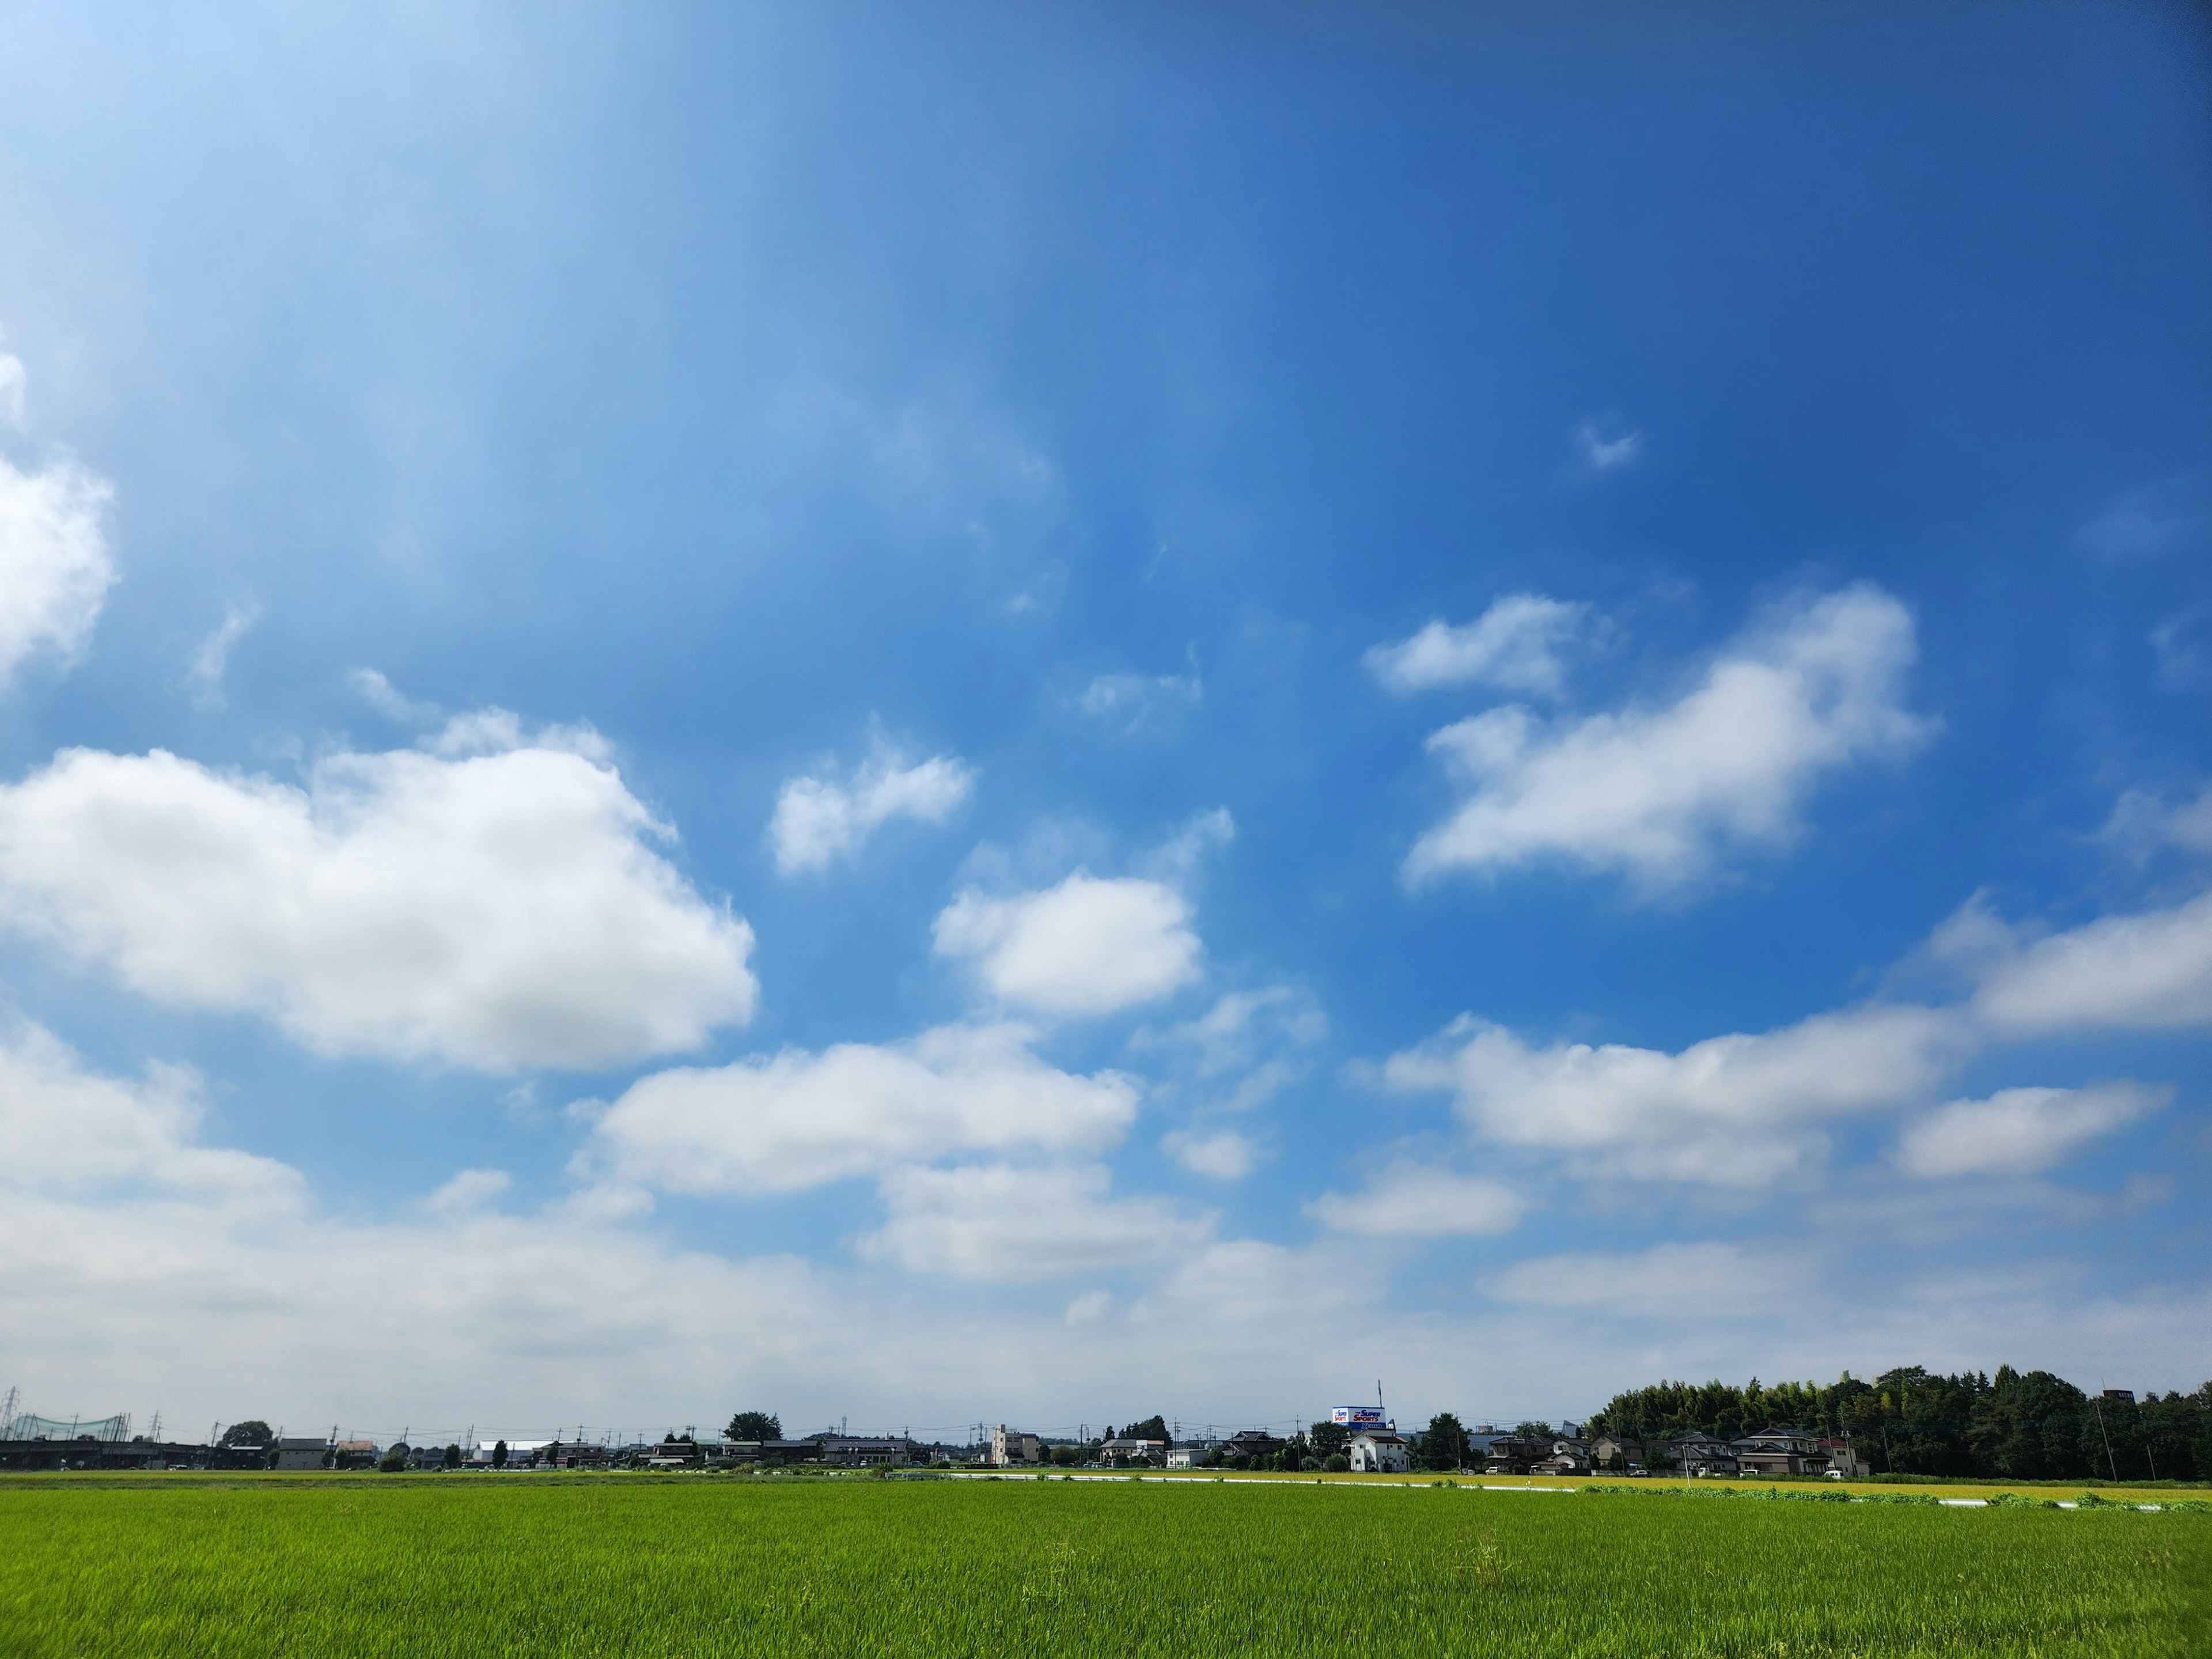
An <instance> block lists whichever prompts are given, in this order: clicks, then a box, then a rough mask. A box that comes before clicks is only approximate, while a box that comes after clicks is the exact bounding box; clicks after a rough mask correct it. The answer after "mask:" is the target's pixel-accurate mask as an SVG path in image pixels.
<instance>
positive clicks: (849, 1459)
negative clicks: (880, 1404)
mask: <svg viewBox="0 0 2212 1659" xmlns="http://www.w3.org/2000/svg"><path fill="white" fill-rule="evenodd" d="M818 1444H819V1445H820V1447H821V1453H820V1456H821V1459H822V1461H823V1462H824V1463H829V1464H834V1465H836V1467H838V1468H861V1469H873V1468H888V1467H890V1466H891V1465H893V1464H900V1463H927V1462H928V1461H929V1458H928V1456H927V1454H921V1455H917V1453H916V1451H915V1443H914V1442H913V1441H911V1440H909V1439H908V1438H907V1437H905V1436H904V1435H900V1434H894V1435H879V1436H876V1437H872V1438H870V1437H861V1436H848V1435H834V1434H825V1435H823V1437H821V1439H820V1441H819V1442H818Z"/></svg>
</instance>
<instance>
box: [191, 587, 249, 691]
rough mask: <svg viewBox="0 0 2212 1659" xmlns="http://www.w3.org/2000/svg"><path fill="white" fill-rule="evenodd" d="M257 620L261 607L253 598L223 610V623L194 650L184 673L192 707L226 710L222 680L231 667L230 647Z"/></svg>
mask: <svg viewBox="0 0 2212 1659" xmlns="http://www.w3.org/2000/svg"><path fill="white" fill-rule="evenodd" d="M260 620H261V606H260V605H259V604H258V602H256V601H255V600H253V599H245V600H241V601H239V602H236V603H234V604H232V605H226V606H224V607H223V613H222V622H220V623H217V624H216V626H215V628H214V629H212V630H211V631H210V633H209V634H208V635H207V636H206V637H205V638H204V639H203V640H202V641H200V642H199V644H198V645H197V646H196V647H194V648H193V650H192V660H191V665H190V666H189V667H187V668H186V669H185V684H188V685H190V686H191V689H192V707H193V708H199V709H204V710H209V711H213V710H216V709H220V708H227V707H228V705H229V702H230V699H229V697H228V696H227V695H226V694H225V692H224V690H223V688H222V677H223V674H224V672H225V671H226V670H228V668H229V666H230V652H231V647H233V646H234V645H236V644H237V643H238V642H239V641H240V640H242V639H244V638H245V637H246V630H247V629H251V628H252V626H253V624H254V623H258V622H259V621H260Z"/></svg>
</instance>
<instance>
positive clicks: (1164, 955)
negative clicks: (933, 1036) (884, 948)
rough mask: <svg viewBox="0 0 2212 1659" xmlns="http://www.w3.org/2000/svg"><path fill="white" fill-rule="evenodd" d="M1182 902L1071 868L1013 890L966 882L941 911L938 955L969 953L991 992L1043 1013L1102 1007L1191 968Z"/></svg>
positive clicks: (1166, 890)
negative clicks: (1060, 876)
mask: <svg viewBox="0 0 2212 1659" xmlns="http://www.w3.org/2000/svg"><path fill="white" fill-rule="evenodd" d="M1190 915H1191V912H1190V905H1189V902H1188V901H1187V900H1186V899H1185V898H1184V897H1183V896H1182V894H1181V893H1179V892H1177V891H1176V890H1175V889H1174V888H1172V887H1170V886H1168V885H1167V884H1165V883H1163V882H1158V881H1149V880H1146V879H1143V878H1139V877H1134V876H1123V877H1119V878H1112V879H1107V878H1101V877H1097V876H1094V875H1092V874H1091V872H1089V871H1088V870H1078V871H1076V872H1074V873H1073V875H1071V876H1069V877H1068V878H1066V880H1064V881H1062V882H1060V883H1059V884H1057V885H1056V886H1053V887H1048V888H1046V889H1045V890H1043V891H1042V892H1035V893H1024V894H1020V895H1018V896H1014V897H1012V898H994V897H990V896H987V895H985V894H983V893H981V892H980V891H978V890H975V889H973V888H970V889H969V890H966V891H963V893H961V894H960V895H959V896H957V898H955V899H954V900H953V902H951V904H950V905H948V906H946V907H945V909H944V910H942V911H940V912H939V915H938V917H937V921H936V923H935V939H936V946H937V951H938V952H939V955H942V956H948V957H973V958H975V962H976V966H977V970H978V971H979V972H980V973H981V976H982V979H983V982H984V984H985V985H987V987H989V988H990V990H991V992H992V994H994V995H995V996H998V997H1000V998H1003V999H1005V1000H1006V1001H1008V1002H1012V1003H1018V1004H1021V1005H1023V1006H1027V1007H1030V1008H1035V1009H1037V1010H1040V1011H1042V1012H1047V1013H1052V1014H1106V1013H1111V1012H1114V1011H1115V1010H1116V1009H1120V1008H1127V1007H1131V1006H1134V1005H1136V1004H1138V1003H1143V1002H1151V1001H1153V1000H1156V999H1158V998H1160V997H1164V996H1166V995H1167V994H1169V993H1170V992H1172V991H1176V990H1179V989H1181V988H1182V987H1183V986H1185V985H1188V984H1189V983H1190V982H1191V981H1193V980H1195V979H1196V978H1197V977H1198V975H1199V959H1200V955H1201V954H1202V947H1201V946H1200V944H1199V939H1198V935H1197V934H1196V933H1194V932H1193V931H1192V930H1191V927H1190Z"/></svg>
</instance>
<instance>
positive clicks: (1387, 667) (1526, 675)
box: [1364, 593, 1589, 697]
mask: <svg viewBox="0 0 2212 1659" xmlns="http://www.w3.org/2000/svg"><path fill="white" fill-rule="evenodd" d="M1588 614H1589V606H1588V605H1571V604H1569V603H1567V602H1566V601H1565V600H1564V599H1546V598H1545V597H1544V596H1543V595H1542V594H1541V593H1509V594H1507V595H1506V596H1505V597H1504V599H1498V600H1496V601H1495V602H1493V603H1492V605H1491V607H1490V609H1489V610H1487V611H1484V612H1483V613H1482V615H1481V616H1480V617H1476V618H1475V619H1474V621H1473V622H1471V623H1462V625H1460V626H1459V627H1456V628H1455V627H1453V626H1452V625H1451V624H1449V623H1445V622H1443V621H1442V620H1437V621H1432V622H1431V623H1429V624H1428V625H1427V626H1426V627H1425V628H1423V629H1421V630H1420V631H1419V633H1417V634H1415V635H1413V637H1412V638H1411V639H1406V640H1401V641H1398V643H1397V644H1395V645H1376V646H1370V647H1368V651H1367V654H1366V657H1365V659H1364V660H1365V662H1366V664H1367V671H1368V672H1369V673H1370V674H1372V675H1374V676H1375V678H1376V679H1378V680H1380V681H1381V682H1382V683H1383V685H1384V687H1385V688H1387V689H1388V690H1392V691H1395V692H1396V693H1397V694H1398V695H1399V696H1406V695H1407V694H1408V693H1409V692H1414V691H1425V690H1429V689H1430V688H1431V687H1432V686H1439V685H1465V684H1469V683H1470V682H1474V681H1480V682H1481V683H1482V684H1486V685H1495V686H1499V687H1502V688H1503V689H1504V690H1508V691H1533V692H1541V693H1542V694H1543V695H1545V696H1554V697H1555V696H1559V691H1560V688H1561V679H1562V673H1561V667H1560V663H1559V647H1561V646H1562V645H1564V644H1565V643H1566V642H1567V641H1569V640H1571V639H1572V638H1573V637H1574V635H1575V634H1576V633H1577V631H1578V630H1579V629H1581V627H1582V623H1583V617H1585V616H1587V615H1588Z"/></svg>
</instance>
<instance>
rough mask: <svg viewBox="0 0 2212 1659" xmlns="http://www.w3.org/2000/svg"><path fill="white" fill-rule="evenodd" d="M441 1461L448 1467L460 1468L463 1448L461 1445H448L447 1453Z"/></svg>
mask: <svg viewBox="0 0 2212 1659" xmlns="http://www.w3.org/2000/svg"><path fill="white" fill-rule="evenodd" d="M441 1461H442V1462H444V1464H445V1466H446V1467H447V1468H449V1469H458V1468H460V1467H461V1449H460V1448H459V1446H448V1447H447V1448H446V1455H445V1456H444V1458H443V1459H442V1460H441Z"/></svg>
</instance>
